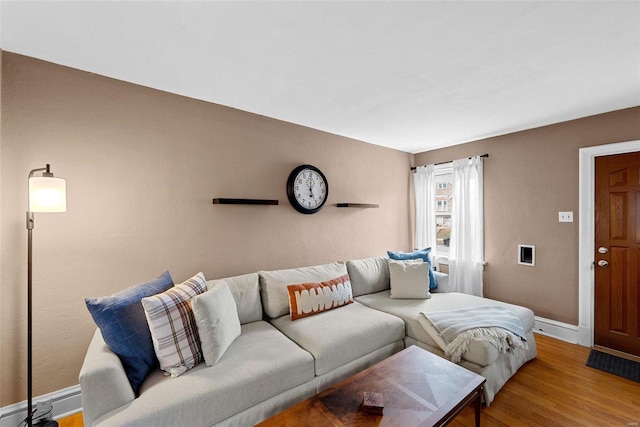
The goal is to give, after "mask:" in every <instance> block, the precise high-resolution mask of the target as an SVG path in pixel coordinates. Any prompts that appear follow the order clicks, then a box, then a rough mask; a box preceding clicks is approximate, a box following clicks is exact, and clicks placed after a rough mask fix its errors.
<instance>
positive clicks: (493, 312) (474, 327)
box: [419, 306, 528, 363]
mask: <svg viewBox="0 0 640 427" xmlns="http://www.w3.org/2000/svg"><path fill="white" fill-rule="evenodd" d="M420 316H421V318H420V319H419V320H420V323H421V324H422V323H423V322H422V321H423V320H424V319H426V321H427V322H428V323H429V325H430V326H432V327H433V329H435V331H436V332H437V333H438V336H439V337H440V338H441V340H442V341H443V342H444V346H445V347H444V348H443V350H444V352H445V355H446V356H447V357H448V358H449V359H450V360H451V361H452V362H454V363H458V362H460V359H461V358H462V355H463V354H464V353H465V352H467V351H468V350H469V345H470V344H471V343H472V342H473V341H480V340H483V341H489V342H491V343H492V344H493V345H495V346H496V348H497V349H498V351H500V352H506V351H508V350H510V349H515V348H522V349H526V348H528V346H527V342H526V339H525V332H524V328H523V327H522V322H520V319H519V318H518V317H517V316H516V315H514V314H513V313H511V312H510V311H509V310H507V309H506V308H503V307H499V306H489V307H473V308H463V309H458V310H448V311H439V312H432V313H425V312H421V313H420ZM425 329H426V330H427V332H429V328H425Z"/></svg>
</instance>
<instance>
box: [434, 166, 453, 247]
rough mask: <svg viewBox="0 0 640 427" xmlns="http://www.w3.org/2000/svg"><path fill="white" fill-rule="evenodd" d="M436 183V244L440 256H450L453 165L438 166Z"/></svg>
mask: <svg viewBox="0 0 640 427" xmlns="http://www.w3.org/2000/svg"><path fill="white" fill-rule="evenodd" d="M435 178H436V179H435V181H436V244H437V246H438V256H443V255H444V256H445V257H446V256H448V255H449V242H450V239H451V206H452V200H451V197H452V189H453V188H452V182H453V170H452V163H445V164H442V165H438V166H437V167H436V171H435Z"/></svg>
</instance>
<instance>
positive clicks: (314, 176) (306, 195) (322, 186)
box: [287, 165, 329, 214]
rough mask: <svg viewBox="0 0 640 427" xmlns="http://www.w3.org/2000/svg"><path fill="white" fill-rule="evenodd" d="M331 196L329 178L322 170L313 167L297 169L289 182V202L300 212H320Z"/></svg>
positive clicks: (307, 166)
mask: <svg viewBox="0 0 640 427" xmlns="http://www.w3.org/2000/svg"><path fill="white" fill-rule="evenodd" d="M328 195H329V184H328V182H327V178H326V177H325V176H324V174H323V173H322V172H321V171H320V169H318V168H316V167H315V166H311V165H302V166H298V167H297V168H295V169H294V170H293V171H292V172H291V174H290V175H289V179H288V180H287V196H288V197H289V202H290V203H291V206H293V207H294V208H295V209H296V210H297V211H298V212H302V213H304V214H312V213H316V212H318V211H319V210H320V209H321V208H322V206H323V205H324V203H325V202H326V201H327V196H328Z"/></svg>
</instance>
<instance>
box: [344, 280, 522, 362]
mask: <svg viewBox="0 0 640 427" xmlns="http://www.w3.org/2000/svg"><path fill="white" fill-rule="evenodd" d="M356 301H357V302H360V303H362V304H364V305H367V306H369V307H372V308H375V309H376V310H381V311H384V312H386V313H390V314H393V315H394V316H398V317H399V318H401V319H402V320H404V322H405V325H406V335H407V336H408V337H410V338H413V339H415V340H417V341H419V342H422V343H425V344H427V345H429V346H431V347H436V348H440V347H439V345H438V343H437V342H435V341H434V340H433V338H432V337H431V336H430V335H429V333H428V332H427V331H426V330H425V329H424V327H423V326H422V325H421V324H420V322H419V320H418V319H419V318H420V312H422V311H424V312H429V311H443V310H455V309H458V308H467V307H478V306H489V305H499V306H502V307H505V308H507V309H509V310H510V311H511V312H513V313H514V314H515V315H516V316H518V318H519V319H520V321H521V322H522V325H523V327H524V330H525V331H530V330H531V328H533V322H534V316H533V311H531V310H530V309H528V308H526V307H521V306H518V305H513V304H508V303H504V302H500V301H496V300H492V299H488V298H481V297H477V296H474V295H467V294H461V293H456V292H450V293H438V294H431V299H428V300H394V299H391V298H389V291H384V292H378V293H377V294H370V295H362V296H360V297H358V298H356ZM498 356H499V352H498V350H497V349H496V348H495V347H494V346H493V345H491V344H489V343H487V342H486V341H476V342H474V343H472V344H471V346H470V348H469V351H468V352H466V353H465V354H463V355H462V357H463V359H465V360H468V361H469V362H473V363H475V364H478V365H480V366H488V365H490V364H491V363H493V362H494V361H495V360H496V359H497V358H498Z"/></svg>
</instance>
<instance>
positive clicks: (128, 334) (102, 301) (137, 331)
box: [85, 271, 173, 394]
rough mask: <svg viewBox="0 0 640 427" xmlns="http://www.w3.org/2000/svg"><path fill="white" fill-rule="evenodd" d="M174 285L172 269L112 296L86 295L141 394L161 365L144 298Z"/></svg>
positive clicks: (94, 319)
mask: <svg viewBox="0 0 640 427" xmlns="http://www.w3.org/2000/svg"><path fill="white" fill-rule="evenodd" d="M172 286H173V280H172V279H171V275H170V274H169V272H168V271H165V272H164V273H162V275H161V276H160V277H158V278H157V279H153V280H150V281H148V282H143V283H138V284H137V285H134V286H131V287H129V288H127V289H125V290H123V291H120V292H118V293H115V294H113V295H111V296H108V297H101V298H86V299H85V303H86V305H87V309H88V310H89V313H91V317H93V321H94V322H96V325H98V328H100V332H101V333H102V336H103V338H104V341H105V342H106V343H107V345H108V346H109V348H110V349H111V351H113V352H114V353H115V354H117V355H118V357H119V358H120V362H122V366H123V368H124V370H125V372H126V374H127V378H128V379H129V383H130V384H131V388H132V389H133V392H134V393H135V394H138V390H139V389H140V384H142V381H144V379H145V377H146V376H147V374H148V373H149V371H150V370H152V369H153V368H155V367H157V366H158V358H157V357H156V353H155V350H154V349H153V342H152V341H151V333H150V332H149V325H148V324H147V319H146V317H145V315H144V309H143V308H142V303H141V302H140V301H141V300H142V298H144V297H148V296H151V295H155V294H158V293H161V292H164V291H166V290H167V289H169V288H171V287H172Z"/></svg>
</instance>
